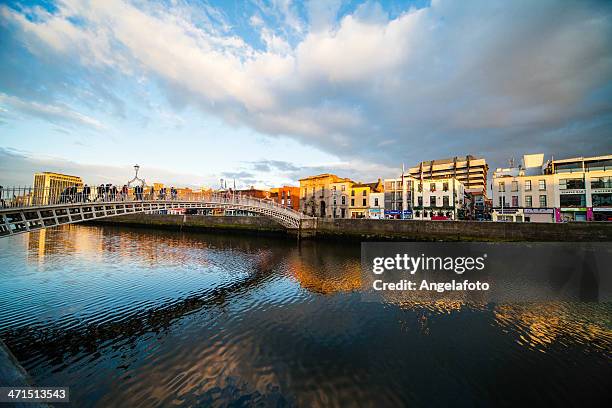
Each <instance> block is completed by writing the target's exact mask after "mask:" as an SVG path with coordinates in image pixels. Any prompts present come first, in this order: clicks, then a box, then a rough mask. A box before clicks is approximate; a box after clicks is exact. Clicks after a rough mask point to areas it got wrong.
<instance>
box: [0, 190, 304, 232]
mask: <svg viewBox="0 0 612 408" xmlns="http://www.w3.org/2000/svg"><path fill="white" fill-rule="evenodd" d="M172 208H197V209H219V208H221V209H231V210H243V211H249V212H253V213H256V214H260V215H262V216H266V217H269V218H272V219H274V220H276V221H277V222H278V223H279V224H281V225H282V226H284V227H285V228H287V229H289V230H299V229H300V228H301V225H302V220H303V219H310V218H311V217H308V216H306V215H304V214H301V213H299V212H297V211H294V210H292V209H289V208H286V207H283V206H280V205H278V204H277V203H275V202H272V201H267V200H259V199H254V198H250V197H217V196H211V197H210V198H207V199H203V200H189V199H180V198H177V199H173V200H142V201H129V200H128V201H122V200H117V201H103V202H72V203H60V204H50V205H22V206H18V207H14V208H0V237H6V236H11V235H15V234H20V233H25V232H30V231H36V230H39V229H42V228H49V227H55V226H58V225H67V224H75V223H79V222H83V221H90V220H96V219H101V218H109V217H115V216H119V215H124V214H135V213H149V212H152V211H159V210H167V209H172Z"/></svg>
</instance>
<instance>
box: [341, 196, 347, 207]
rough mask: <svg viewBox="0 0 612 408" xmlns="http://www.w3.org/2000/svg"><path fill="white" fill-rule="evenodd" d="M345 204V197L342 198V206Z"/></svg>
mask: <svg viewBox="0 0 612 408" xmlns="http://www.w3.org/2000/svg"><path fill="white" fill-rule="evenodd" d="M345 204H346V196H342V205H345Z"/></svg>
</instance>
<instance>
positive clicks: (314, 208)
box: [300, 173, 354, 218]
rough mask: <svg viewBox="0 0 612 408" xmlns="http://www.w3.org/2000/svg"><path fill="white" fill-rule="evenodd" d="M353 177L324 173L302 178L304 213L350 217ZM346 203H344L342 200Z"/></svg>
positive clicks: (327, 216) (301, 205)
mask: <svg viewBox="0 0 612 408" xmlns="http://www.w3.org/2000/svg"><path fill="white" fill-rule="evenodd" d="M353 184H354V182H353V181H352V180H351V179H348V178H342V177H338V176H336V175H335V174H330V173H324V174H319V175H316V176H310V177H305V178H302V179H300V209H301V211H302V212H303V213H304V214H307V215H311V216H315V217H322V218H346V217H348V209H349V205H348V194H349V191H350V187H351V186H352V185H353ZM343 197H344V198H343ZM343 200H344V202H345V203H346V204H343V203H342V202H343Z"/></svg>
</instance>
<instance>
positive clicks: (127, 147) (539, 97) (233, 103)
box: [0, 0, 612, 186]
mask: <svg viewBox="0 0 612 408" xmlns="http://www.w3.org/2000/svg"><path fill="white" fill-rule="evenodd" d="M535 152H542V153H545V154H546V156H548V157H550V156H551V155H554V156H555V157H570V156H579V155H591V154H610V153H612V2H609V1H608V2H606V1H600V2H591V1H587V0H583V1H569V0H564V1H548V0H538V1H531V0H530V1H521V0H513V1H507V0H499V1H496V0H466V1H457V0H455V1H447V0H432V1H399V2H389V1H382V2H378V1H366V2H360V1H340V0H326V1H319V0H313V1H304V2H294V1H291V0H252V1H235V2H232V1H228V0H219V1H208V2H207V1H205V0H198V1H179V0H175V1H173V0H169V1H163V2H156V3H153V2H148V1H119V0H100V1H91V2H90V1H77V0H66V1H40V2H32V3H30V2H25V1H8V2H6V0H5V1H4V2H3V4H2V5H0V184H4V185H11V184H30V183H31V180H32V173H33V172H34V171H41V170H53V171H63V172H66V173H71V174H78V175H81V176H83V177H84V178H85V179H86V181H90V182H94V183H96V182H101V181H103V180H109V181H112V182H116V183H123V182H125V181H126V180H127V179H129V178H131V176H132V173H131V172H132V169H131V166H132V165H133V164H135V163H138V164H140V165H141V167H142V171H141V172H142V176H144V177H145V178H147V181H160V182H165V183H168V184H179V185H192V186H200V185H212V186H215V185H218V183H219V182H218V180H219V178H222V177H223V178H226V179H230V180H233V179H234V178H236V180H237V183H238V184H239V185H251V184H255V185H259V186H271V185H276V184H281V183H292V184H295V183H296V182H297V179H298V178H299V177H301V176H305V175H311V174H315V173H317V172H323V171H332V172H336V173H338V174H339V175H341V176H348V177H352V178H354V179H356V180H361V181H370V180H375V179H376V178H378V177H388V176H396V175H398V174H399V172H400V169H401V165H402V163H405V164H406V165H407V166H410V165H415V164H416V163H418V162H419V161H421V160H431V159H436V158H444V157H452V156H457V155H465V154H466V153H471V154H474V155H481V156H484V157H485V158H486V159H487V161H488V162H489V164H490V167H491V168H495V167H497V166H500V165H505V164H506V162H507V160H508V159H509V158H511V157H515V158H517V159H518V158H520V157H521V155H522V154H524V153H535ZM232 182H233V181H230V183H232Z"/></svg>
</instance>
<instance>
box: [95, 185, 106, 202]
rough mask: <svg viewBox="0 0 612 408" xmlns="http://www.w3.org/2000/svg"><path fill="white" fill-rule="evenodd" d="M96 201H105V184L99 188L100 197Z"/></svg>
mask: <svg viewBox="0 0 612 408" xmlns="http://www.w3.org/2000/svg"><path fill="white" fill-rule="evenodd" d="M96 201H104V184H100V185H99V186H98V195H97V197H96Z"/></svg>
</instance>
